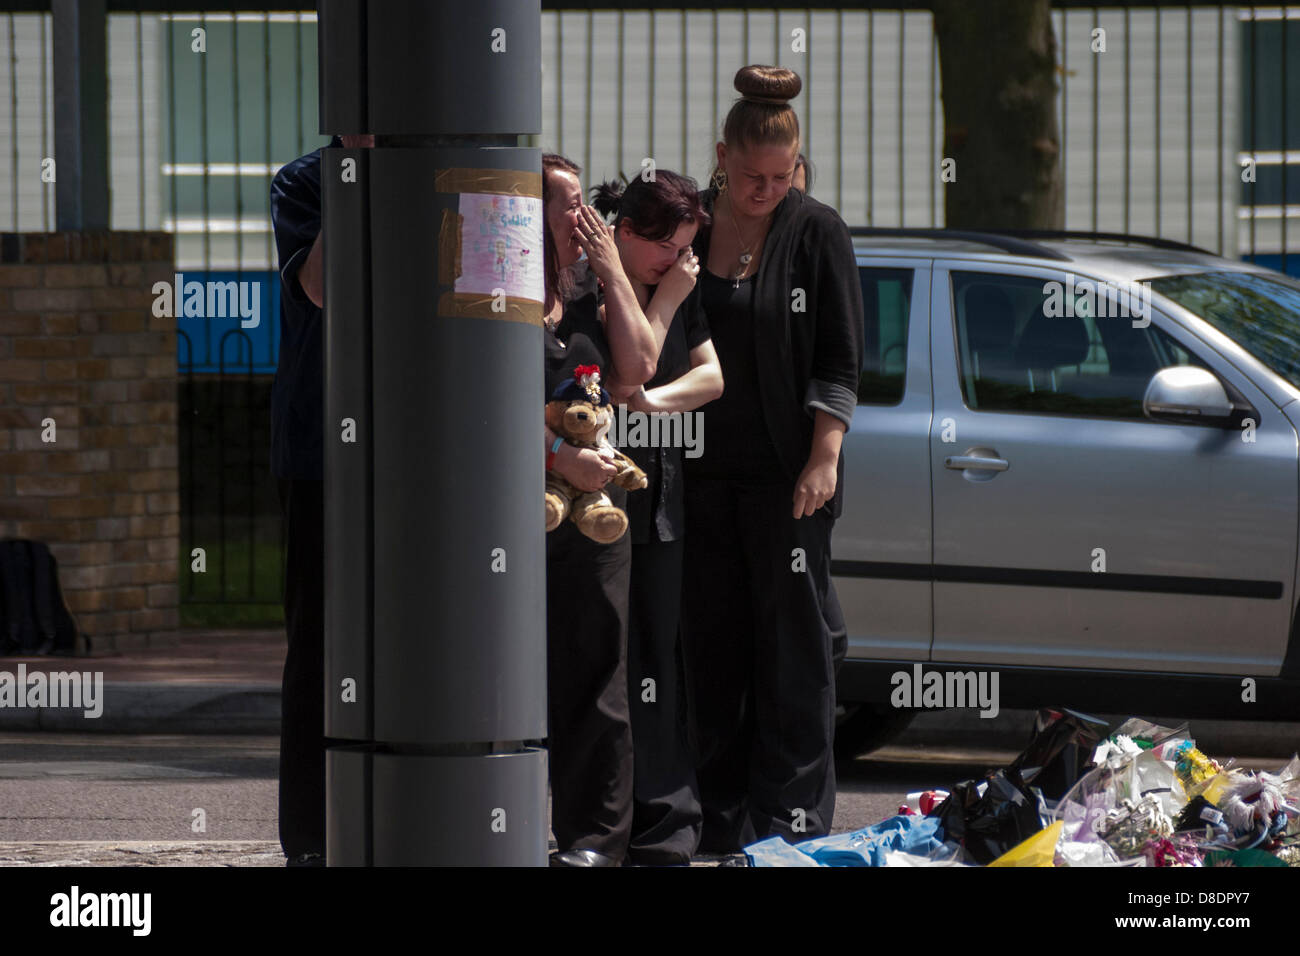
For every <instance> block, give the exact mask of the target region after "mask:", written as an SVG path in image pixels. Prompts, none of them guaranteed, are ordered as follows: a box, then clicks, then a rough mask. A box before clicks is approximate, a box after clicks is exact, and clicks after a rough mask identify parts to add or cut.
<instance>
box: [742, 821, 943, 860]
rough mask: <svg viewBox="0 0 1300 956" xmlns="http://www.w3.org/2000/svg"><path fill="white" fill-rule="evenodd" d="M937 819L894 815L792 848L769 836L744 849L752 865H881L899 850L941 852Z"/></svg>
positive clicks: (777, 838) (932, 853) (934, 853)
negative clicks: (889, 855)
mask: <svg viewBox="0 0 1300 956" xmlns="http://www.w3.org/2000/svg"><path fill="white" fill-rule="evenodd" d="M938 831H939V820H938V818H937V817H920V816H897V817H890V818H889V819H887V820H882V821H881V822H879V823H875V824H872V825H871V826H869V827H866V828H865V829H862V830H854V831H853V832H852V833H839V834H836V835H834V836H825V837H817V838H816V839H813V840H804V841H803V842H802V843H796V844H794V845H791V844H789V843H786V842H785V840H784V839H783V838H781V837H779V836H778V837H769V838H768V839H766V840H761V841H759V842H758V843H752V844H750V845H749V846H747V847H745V855H746V856H748V857H749V863H750V865H751V866H884V865H885V856H886V854H888V853H890V852H891V851H894V850H902V851H904V852H907V853H913V854H916V855H917V856H931V855H937V854H941V853H942V852H943V851H944V846H943V844H942V842H940V840H939V839H938V836H937V834H938Z"/></svg>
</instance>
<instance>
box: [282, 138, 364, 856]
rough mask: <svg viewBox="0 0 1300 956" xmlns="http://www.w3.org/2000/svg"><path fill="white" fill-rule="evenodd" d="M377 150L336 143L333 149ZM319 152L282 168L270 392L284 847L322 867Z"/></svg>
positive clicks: (359, 143) (358, 142) (359, 142)
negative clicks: (277, 522)
mask: <svg viewBox="0 0 1300 956" xmlns="http://www.w3.org/2000/svg"><path fill="white" fill-rule="evenodd" d="M374 144H375V138H374V136H372V135H362V136H344V137H341V138H340V137H338V136H336V137H334V138H333V140H331V141H330V144H329V145H330V146H331V147H335V148H337V147H340V146H343V147H346V148H348V149H357V148H360V147H371V146H374ZM320 153H321V151H320V150H319V149H318V150H315V151H313V152H310V153H308V154H307V155H306V156H302V157H299V158H298V159H295V160H294V161H293V162H291V163H287V164H285V165H284V166H282V167H281V168H280V171H279V172H277V173H276V174H275V178H274V179H273V180H272V181H271V223H272V225H273V227H274V229H275V247H276V253H277V254H278V257H279V262H280V355H279V359H278V364H277V366H276V370H275V381H274V383H273V384H272V386H271V474H272V475H273V476H274V477H275V479H276V487H277V491H278V493H279V497H280V510H281V514H282V515H283V518H284V528H285V545H286V552H287V553H286V556H285V579H284V623H285V633H286V635H287V636H288V641H289V649H288V653H287V654H286V655H285V659H284V678H283V682H282V685H281V698H280V708H281V717H280V846H281V847H282V848H283V850H284V853H285V857H286V858H287V865H289V866H324V865H325V747H326V739H325V557H324V555H325V547H324V539H325V493H324V489H325V481H324V478H325V461H324V451H323V434H324V421H323V420H324V416H325V412H324V402H325V373H324V365H323V358H324V353H323V351H322V345H321V323H322V321H323V318H324V316H323V313H322V312H321V309H322V307H323V306H324V303H325V297H324V256H323V251H324V250H323V248H322V233H321V185H320V162H321V155H320Z"/></svg>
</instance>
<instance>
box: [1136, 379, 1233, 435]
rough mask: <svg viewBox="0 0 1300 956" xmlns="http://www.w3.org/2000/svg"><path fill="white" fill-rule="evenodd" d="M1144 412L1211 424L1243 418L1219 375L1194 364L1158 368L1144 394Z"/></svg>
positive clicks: (1177, 421) (1157, 417)
mask: <svg viewBox="0 0 1300 956" xmlns="http://www.w3.org/2000/svg"><path fill="white" fill-rule="evenodd" d="M1142 412H1143V413H1144V414H1145V415H1146V416H1147V418H1151V419H1154V420H1155V421H1159V422H1173V423H1175V424H1179V425H1206V426H1209V427H1211V428H1235V427H1237V422H1238V420H1239V418H1240V414H1239V413H1238V410H1237V408H1236V406H1235V405H1234V404H1233V402H1232V400H1231V399H1230V398H1228V393H1227V391H1226V390H1225V389H1224V387H1223V383H1222V382H1220V381H1219V379H1218V377H1217V376H1216V375H1215V374H1214V373H1213V372H1210V371H1207V370H1206V369H1203V368H1197V367H1195V366H1193V365H1178V366H1174V367H1173V368H1162V369H1161V370H1160V371H1158V372H1156V374H1155V375H1153V376H1152V377H1151V382H1150V383H1149V384H1148V385H1147V390H1146V394H1145V395H1144V396H1143V397H1142Z"/></svg>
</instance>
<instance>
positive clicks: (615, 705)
mask: <svg viewBox="0 0 1300 956" xmlns="http://www.w3.org/2000/svg"><path fill="white" fill-rule="evenodd" d="M607 491H608V493H609V496H610V498H611V499H612V500H613V501H614V503H615V504H616V505H619V506H622V505H624V504H625V503H626V501H627V498H626V495H627V493H626V492H624V491H622V489H619V488H608V489H607ZM631 563H632V544H631V539H630V538H629V537H628V536H627V535H624V536H623V538H622V540H620V541H616V542H614V543H613V544H604V545H602V544H597V543H596V542H594V541H592V540H591V539H590V538H587V537H585V536H583V534H582V533H581V532H580V531H578V528H577V526H576V525H575V524H574V523H573V522H572V521H569V520H567V519H566V520H565V521H563V522H562V523H561V524H560V526H559V527H558V528H556V529H555V530H554V531H552V532H550V533H549V534H547V536H546V668H547V669H546V674H547V719H548V724H549V734H548V736H549V740H550V746H549V750H550V769H551V829H552V830H553V831H554V832H555V842H556V844H557V845H558V847H559V849H560V850H561V851H565V850H578V849H588V850H595V851H597V852H599V853H604V854H605V855H607V856H611V857H613V858H614V859H616V860H620V861H621V860H622V859H623V858H624V856H625V855H626V854H627V846H628V837H629V834H630V832H631V828H632V772H633V768H632V726H631V723H630V717H629V715H628V706H627V619H628V604H627V602H628V584H629V577H630V571H631Z"/></svg>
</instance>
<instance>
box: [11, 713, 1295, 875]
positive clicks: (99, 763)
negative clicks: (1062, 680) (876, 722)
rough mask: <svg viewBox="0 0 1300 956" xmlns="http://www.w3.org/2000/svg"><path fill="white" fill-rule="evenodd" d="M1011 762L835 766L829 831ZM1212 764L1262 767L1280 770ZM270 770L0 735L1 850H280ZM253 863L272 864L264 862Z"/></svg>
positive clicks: (170, 751) (158, 738)
mask: <svg viewBox="0 0 1300 956" xmlns="http://www.w3.org/2000/svg"><path fill="white" fill-rule="evenodd" d="M1015 756H1016V751H1015V750H993V749H975V748H969V747H965V748H954V747H938V746H925V745H913V746H910V747H906V748H904V747H895V748H887V749H884V750H879V751H877V752H876V753H874V754H872V755H871V756H870V757H865V758H859V759H857V760H855V761H852V762H851V763H843V764H841V765H840V766H839V768H838V774H837V775H838V784H839V785H838V798H837V804H836V812H835V826H834V830H835V832H841V831H845V830H855V829H858V828H861V827H864V826H868V825H870V824H872V823H876V822H878V821H880V820H882V819H884V818H885V817H888V816H891V815H893V814H894V813H895V812H896V811H897V808H898V805H899V803H900V802H902V800H903V798H904V796H905V795H906V794H907V793H908V792H909V791H913V790H925V789H931V788H946V787H948V786H950V785H951V784H953V783H955V782H957V781H959V780H964V779H967V778H970V777H974V776H978V775H979V774H981V773H983V771H984V770H985V769H987V768H995V767H1000V766H1004V765H1005V764H1007V763H1008V762H1010V761H1011V760H1012V759H1013V758H1014V757H1015ZM1212 756H1216V757H1222V756H1236V758H1237V760H1236V764H1237V766H1242V767H1252V768H1261V769H1267V770H1275V769H1277V768H1278V767H1280V766H1281V765H1282V764H1284V763H1285V760H1283V759H1278V758H1275V757H1250V756H1243V755H1240V754H1238V755H1231V754H1229V755H1222V754H1212ZM278 768H279V739H278V738H277V737H271V736H256V737H218V736H209V735H203V736H179V735H177V736H164V735H75V734H58V733H33V734H3V735H0V843H8V844H14V843H26V842H35V841H180V842H184V841H193V840H207V841H278V833H277V825H276V814H277V793H278V784H277V774H278ZM196 810H202V811H203V813H202V820H203V823H204V826H205V829H204V830H202V831H198V830H195V829H194V825H195V821H196V819H198V818H199V817H198V815H196V813H195V811H196ZM9 849H10V850H12V847H10V848H9ZM253 849H254V850H256V849H258V847H257V846H254V847H253ZM260 849H261V850H263V851H269V850H270V849H273V848H268V847H265V846H263V847H261V848H260ZM6 859H9V860H12V859H13V857H12V856H8V857H7V855H6V854H5V853H3V852H0V863H3V862H5V861H6ZM260 862H262V863H264V864H275V863H277V862H278V860H277V859H275V858H274V854H271V855H268V856H267V858H266V859H265V860H262V861H260Z"/></svg>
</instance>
